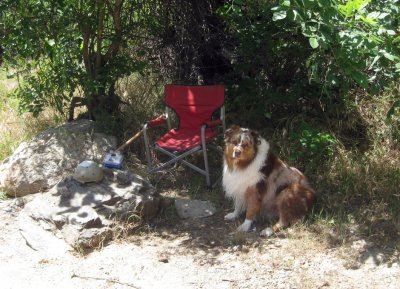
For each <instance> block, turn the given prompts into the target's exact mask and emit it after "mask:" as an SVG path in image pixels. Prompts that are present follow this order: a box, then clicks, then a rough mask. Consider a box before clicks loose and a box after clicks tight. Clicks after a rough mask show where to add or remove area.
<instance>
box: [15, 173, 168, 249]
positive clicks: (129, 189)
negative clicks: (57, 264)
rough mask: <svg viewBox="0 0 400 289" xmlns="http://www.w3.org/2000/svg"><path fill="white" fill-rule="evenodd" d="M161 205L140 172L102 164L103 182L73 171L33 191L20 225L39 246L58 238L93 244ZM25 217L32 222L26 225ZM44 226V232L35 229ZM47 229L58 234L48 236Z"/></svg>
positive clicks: (80, 244) (73, 245) (81, 245)
mask: <svg viewBox="0 0 400 289" xmlns="http://www.w3.org/2000/svg"><path fill="white" fill-rule="evenodd" d="M160 205H161V202H160V197H159V195H158V194H157V193H156V191H155V189H154V187H152V186H151V185H150V184H149V183H147V182H146V181H145V180H143V179H142V178H141V177H139V176H137V175H135V174H132V173H131V172H129V171H121V170H112V169H104V179H103V180H102V181H101V182H99V183H86V184H82V183H79V182H78V181H76V180H74V179H73V178H72V177H71V176H70V177H66V178H64V179H63V180H62V181H61V182H59V183H58V184H57V185H56V186H54V187H53V188H52V189H50V190H49V191H48V192H46V193H43V194H39V195H37V196H35V198H34V199H33V200H32V201H30V202H28V203H27V204H26V205H25V207H24V208H23V209H22V211H21V213H20V220H21V221H22V223H21V225H20V228H21V233H22V235H23V236H24V238H25V239H26V240H27V243H28V244H31V246H32V247H34V248H35V249H37V250H42V249H43V248H46V245H45V244H46V243H51V244H57V243H58V241H57V239H61V240H63V241H64V242H65V244H68V246H70V247H71V248H83V249H88V248H95V247H97V246H100V245H102V244H104V243H106V242H107V241H108V240H110V239H111V238H112V236H113V228H116V227H117V226H118V224H120V223H121V221H123V222H129V221H131V220H138V218H137V217H141V219H150V218H152V217H154V216H155V215H156V214H157V213H158V212H159V210H160ZM132 216H134V217H135V218H132ZM32 222H33V223H34V224H32ZM27 223H29V226H24V224H27ZM32 227H36V229H35V230H33V229H32ZM28 229H29V230H28ZM40 230H43V232H41V233H40V234H39V233H37V232H40ZM32 232H33V233H32ZM46 232H51V233H52V235H53V236H55V238H56V239H54V238H53V239H54V240H52V242H50V241H49V240H51V238H50V237H49V234H48V233H46ZM42 237H43V238H42ZM41 238H42V239H43V242H44V243H43V242H41V241H40V239H41ZM55 247H56V246H55ZM61 248H62V251H64V250H65V249H64V247H63V246H62V247H61Z"/></svg>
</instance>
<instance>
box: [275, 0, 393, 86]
mask: <svg viewBox="0 0 400 289" xmlns="http://www.w3.org/2000/svg"><path fill="white" fill-rule="evenodd" d="M272 10H273V11H274V14H273V19H274V21H276V22H278V23H285V22H289V23H295V25H296V29H300V31H301V33H302V35H304V36H305V37H307V38H308V41H309V45H310V46H311V47H312V48H313V53H312V54H311V55H310V58H309V64H308V66H309V72H310V75H309V77H310V79H311V80H314V81H318V82H321V83H323V84H324V85H326V86H329V87H332V86H333V87H334V86H338V87H341V88H347V87H349V86H350V81H355V82H356V83H357V84H358V85H359V86H361V87H362V88H364V89H367V88H371V89H373V91H377V89H379V88H383V87H386V86H387V85H388V82H390V81H392V80H395V79H396V78H397V77H398V76H399V72H400V57H399V56H400V54H399V48H400V46H399V36H397V37H396V31H397V30H398V28H399V25H400V23H399V16H398V15H399V12H400V11H399V10H400V7H399V3H398V0H391V1H385V2H382V1H371V0H350V1H346V2H342V1H334V0H322V1H315V0H305V1H297V0H294V1H291V0H281V1H279V5H278V6H275V7H273V8H272ZM283 25H285V24H283Z"/></svg>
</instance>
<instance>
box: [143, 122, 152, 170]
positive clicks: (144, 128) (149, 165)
mask: <svg viewBox="0 0 400 289" xmlns="http://www.w3.org/2000/svg"><path fill="white" fill-rule="evenodd" d="M143 138H144V147H145V150H146V159H147V165H148V170H149V171H150V170H152V168H153V165H152V162H151V154H150V143H149V139H148V136H147V124H145V125H144V127H143Z"/></svg>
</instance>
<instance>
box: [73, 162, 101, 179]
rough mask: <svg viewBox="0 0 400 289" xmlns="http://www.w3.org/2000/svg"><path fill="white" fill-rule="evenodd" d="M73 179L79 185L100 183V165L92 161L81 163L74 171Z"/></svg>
mask: <svg viewBox="0 0 400 289" xmlns="http://www.w3.org/2000/svg"><path fill="white" fill-rule="evenodd" d="M73 178H74V179H75V180H76V181H78V182H80V183H83V184H84V183H91V182H95V183H97V182H100V181H101V180H102V179H103V178H104V173H103V170H102V168H101V167H100V165H99V164H98V163H96V162H94V161H89V160H86V161H83V162H81V163H80V164H79V165H78V166H77V167H76V169H75V172H74V175H73Z"/></svg>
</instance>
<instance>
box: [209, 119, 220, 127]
mask: <svg viewBox="0 0 400 289" xmlns="http://www.w3.org/2000/svg"><path fill="white" fill-rule="evenodd" d="M205 125H206V127H207V128H213V127H216V126H219V125H222V120H221V119H216V120H211V121H207V122H206V123H205Z"/></svg>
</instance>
